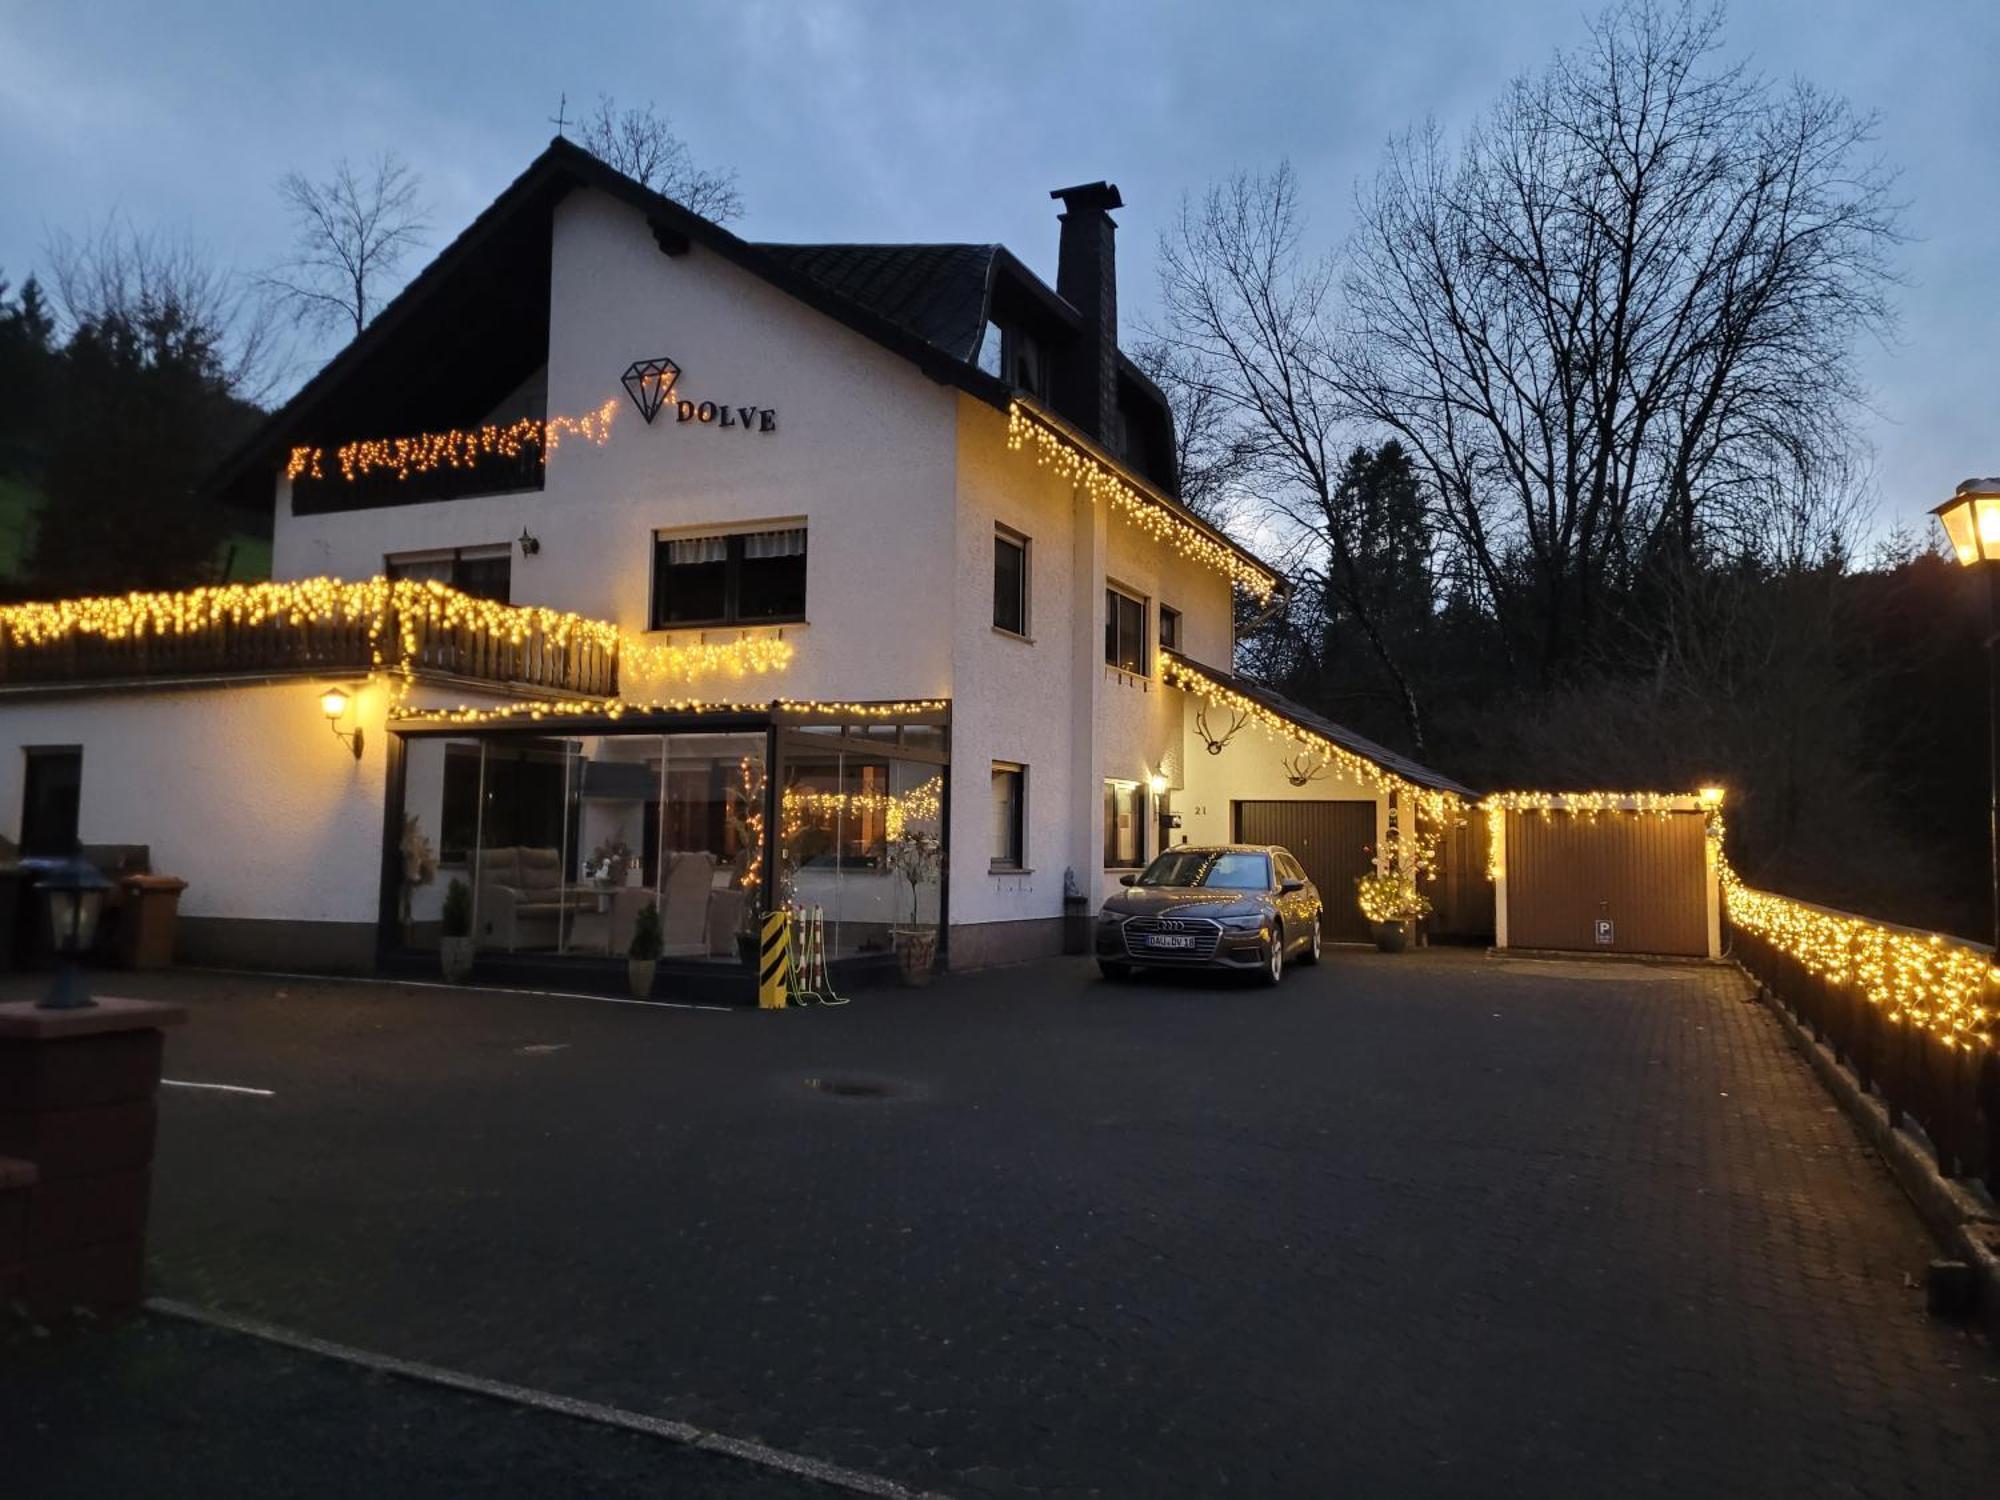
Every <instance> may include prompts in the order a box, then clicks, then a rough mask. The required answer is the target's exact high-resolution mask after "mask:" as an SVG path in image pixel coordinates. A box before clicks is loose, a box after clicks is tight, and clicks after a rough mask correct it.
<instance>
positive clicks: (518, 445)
mask: <svg viewBox="0 0 2000 1500" xmlns="http://www.w3.org/2000/svg"><path fill="white" fill-rule="evenodd" d="M617 415H618V402H617V400H616V398H613V399H611V400H609V401H606V402H605V403H604V404H603V405H602V406H600V407H598V408H597V410H595V411H591V412H585V413H584V414H583V415H582V416H580V417H567V416H564V417H548V418H542V417H522V418H521V419H520V420H518V421H515V422H508V423H506V424H504V425H495V424H492V423H488V424H487V425H486V426H484V427H471V428H462V427H453V428H448V429H446V430H445V431H443V432H420V433H416V434H414V435H413V436H410V437H393V438H361V439H358V440H356V441H354V442H352V443H342V444H341V445H340V446H339V447H338V448H336V449H334V450H333V452H332V454H331V455H330V457H331V460H332V462H331V464H329V462H328V459H329V455H328V453H327V450H326V449H324V448H315V447H310V446H304V447H297V448H294V449H292V453H291V458H290V459H289V461H287V463H286V464H285V478H287V479H325V478H326V477H327V475H328V473H329V471H330V470H336V471H338V473H339V476H340V477H341V478H342V479H344V480H346V481H348V482H349V483H350V484H351V483H353V482H354V481H355V480H357V479H365V478H368V477H371V476H373V475H377V474H390V475H394V476H395V477H396V478H397V479H399V480H400V479H408V478H409V477H410V476H411V475H413V474H429V473H431V472H433V471H434V470H437V469H470V468H474V467H476V466H477V465H478V463H479V461H480V460H481V459H483V458H495V457H498V458H508V459H513V458H519V457H520V456H521V454H522V453H524V452H527V451H529V450H534V451H535V452H537V453H539V454H540V455H541V458H542V460H543V462H547V460H548V455H549V454H551V453H553V452H555V451H556V449H557V448H558V447H560V446H561V444H562V440H563V439H564V438H565V437H576V438H581V439H583V440H584V441H585V442H590V443H595V444H597V445H599V446H600V447H601V446H603V444H604V442H605V441H606V439H608V438H609V437H610V436H611V422H612V419H613V418H615V417H616V416H617Z"/></svg>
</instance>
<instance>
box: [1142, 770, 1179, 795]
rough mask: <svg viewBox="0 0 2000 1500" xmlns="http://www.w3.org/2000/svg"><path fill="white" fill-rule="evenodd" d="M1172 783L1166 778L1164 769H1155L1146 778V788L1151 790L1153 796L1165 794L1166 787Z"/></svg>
mask: <svg viewBox="0 0 2000 1500" xmlns="http://www.w3.org/2000/svg"><path fill="white" fill-rule="evenodd" d="M1172 784H1173V783H1172V782H1170V781H1168V780H1167V773H1166V772H1165V771H1155V772H1153V774H1152V775H1150V776H1148V777H1147V778H1146V790H1148V791H1149V792H1151V793H1152V794H1153V795H1154V796H1155V797H1164V796H1166V795H1167V788H1168V787H1169V786H1171V785H1172Z"/></svg>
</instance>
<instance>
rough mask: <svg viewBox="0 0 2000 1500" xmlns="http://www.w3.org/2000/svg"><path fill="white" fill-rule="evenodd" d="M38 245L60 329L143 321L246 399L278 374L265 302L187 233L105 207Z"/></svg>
mask: <svg viewBox="0 0 2000 1500" xmlns="http://www.w3.org/2000/svg"><path fill="white" fill-rule="evenodd" d="M46 254H47V256H48V260H49V264H50V266H51V267H52V268H53V271H54V279H55V288H56V298H55V300H56V307H57V309H58V311H59V312H60V314H61V318H60V328H59V333H60V335H61V337H62V338H63V339H65V340H67V339H69V338H71V337H73V336H74V335H75V333H76V332H77V330H78V329H80V328H85V327H97V328H103V327H107V326H109V325H112V324H123V325H125V326H127V327H129V328H133V329H140V330H146V331H147V332H148V333H149V335H150V336H152V337H155V338H164V339H171V340H172V341H174V342H175V344H176V345H177V346H178V347H179V349H180V350H181V351H183V352H184V353H188V354H191V355H192V356H193V357H194V358H195V359H196V360H197V361H198V362H199V363H200V364H202V365H203V366H204V367H205V368H207V369H209V370H211V371H212V372H213V374H214V376H215V378H216V380H217V381H219V383H220V384H221V386H222V388H223V389H224V390H226V391H227V392H228V393H229V394H230V395H231V396H234V397H235V398H236V399H237V400H239V401H247V402H250V403H252V404H262V403H263V402H264V401H265V400H266V399H267V398H268V397H269V396H270V394H271V392H272V390H273V389H274V388H275V386H276V384H277V382H278V381H279V380H280V379H281V378H282V376H283V371H282V369H281V368H280V367H279V356H278V340H277V330H276V326H275V323H276V320H275V318H274V317H273V314H272V310H271V308H270V306H269V304H268V302H267V301H266V300H265V299H263V298H261V297H259V296H258V295H257V294H256V288H255V287H254V286H253V285H252V284H250V282H249V281H247V280H246V279H245V278H244V277H242V276H240V275H238V274H237V273H236V272H235V271H233V270H231V269H230V268H229V267H227V266H225V265H224V264H223V263H222V262H220V261H218V260H217V259H215V258H214V257H213V256H212V255H210V254H209V253H208V252H207V251H205V250H204V249H202V248H201V247H200V246H199V245H197V244H196V243H195V242H194V241H193V240H192V239H191V238H188V237H187V236H184V235H173V234H168V233H164V232H161V231H145V230H140V229H138V228H136V227H135V226H134V225H133V224H131V223H130V222H129V221H128V220H125V219H123V218H119V217H117V216H113V217H110V218H107V219H105V220H104V222H103V223H102V224H101V225H98V226H96V227H93V228H89V229H86V230H85V231H84V232H83V233H82V234H81V235H72V234H69V233H67V232H63V231H58V232H56V233H54V234H51V235H50V236H49V241H48V245H47V248H46Z"/></svg>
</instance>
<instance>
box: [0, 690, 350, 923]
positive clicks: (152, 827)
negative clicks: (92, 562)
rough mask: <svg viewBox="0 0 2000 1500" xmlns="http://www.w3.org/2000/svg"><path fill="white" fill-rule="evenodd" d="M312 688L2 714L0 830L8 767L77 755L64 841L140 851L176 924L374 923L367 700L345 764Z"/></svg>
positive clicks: (187, 694)
mask: <svg viewBox="0 0 2000 1500" xmlns="http://www.w3.org/2000/svg"><path fill="white" fill-rule="evenodd" d="M326 686H327V684H326V683H323V682H318V681H313V680H310V679H302V680H300V681H298V682H293V683H285V684H281V685H276V686H265V685H259V686H247V685H246V686H231V687H216V688H208V689H194V690H180V691H175V690H169V691H151V692H126V693H109V694H104V695H102V696H93V697H63V698H44V699H41V700H39V701H35V702H29V703H17V704H9V705H8V706H7V709H6V714H5V719H4V726H5V734H6V741H7V743H6V746H5V749H6V750H7V751H8V752H10V753H4V754H0V814H4V817H5V820H6V822H5V829H6V833H7V836H8V837H9V838H10V839H16V840H18V839H19V837H20V832H21V827H20V823H21V792H22V786H21V782H22V774H23V769H24V765H25V760H26V757H25V756H24V755H23V754H22V753H21V751H22V750H23V749H24V748H26V747H29V746H37V745H78V746H81V747H82V750H83V786H82V793H81V797H80V802H79V809H78V825H77V832H78V837H79V839H80V841H81V842H83V843H86V844H148V845H150V846H151V847H152V860H153V868H154V869H155V870H157V871H160V872H161V873H163V874H168V875H178V876H180V877H181V878H182V879H184V880H186V881H187V882H188V889H187V891H186V892H185V893H184V894H183V895H182V897H181V908H180V909H181V913H182V915H184V916H192V917H234V918H257V919H272V920H279V919H284V920H295V921H308V922H367V923H371V924H372V923H373V922H374V921H375V919H376V915H377V913H376V902H377V900H378V894H379V888H380V887H379V879H380V870H381V862H382V805H383V791H384V767H385V765H386V764H387V762H386V758H385V756H384V753H383V746H384V741H383V739H382V721H383V708H384V705H385V703H386V701H387V695H386V693H385V692H384V691H383V689H381V688H380V687H369V688H366V689H364V690H362V691H361V692H359V693H358V694H357V696H356V698H355V700H354V701H353V702H352V703H351V704H350V706H349V709H348V717H347V719H346V720H345V721H344V724H343V727H347V728H351V727H353V726H354V724H356V723H357V722H358V723H359V724H360V726H361V728H362V733H363V753H362V756H361V759H360V760H358V761H357V760H356V759H355V758H354V756H353V754H352V753H351V752H350V751H349V750H348V748H347V746H346V745H344V744H342V743H341V742H340V741H338V740H336V739H335V738H334V737H333V735H332V734H330V733H329V732H328V728H327V721H326V719H325V718H324V717H322V715H321V713H320V708H319V695H320V693H321V692H322V691H324V690H325V688H326Z"/></svg>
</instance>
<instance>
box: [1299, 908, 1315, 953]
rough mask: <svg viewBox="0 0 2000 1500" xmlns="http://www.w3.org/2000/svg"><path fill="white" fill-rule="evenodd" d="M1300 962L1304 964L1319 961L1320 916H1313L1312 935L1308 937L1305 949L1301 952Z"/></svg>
mask: <svg viewBox="0 0 2000 1500" xmlns="http://www.w3.org/2000/svg"><path fill="white" fill-rule="evenodd" d="M1299 962H1300V963H1302V964H1316V963H1318V962H1319V918H1318V917H1314V918H1313V925H1312V936H1311V937H1309V938H1307V939H1306V946H1305V951H1304V952H1302V953H1301V954H1299Z"/></svg>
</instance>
